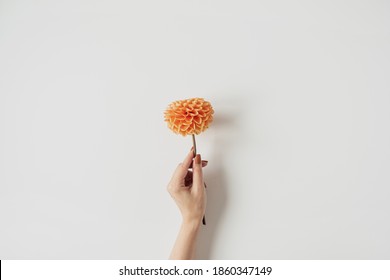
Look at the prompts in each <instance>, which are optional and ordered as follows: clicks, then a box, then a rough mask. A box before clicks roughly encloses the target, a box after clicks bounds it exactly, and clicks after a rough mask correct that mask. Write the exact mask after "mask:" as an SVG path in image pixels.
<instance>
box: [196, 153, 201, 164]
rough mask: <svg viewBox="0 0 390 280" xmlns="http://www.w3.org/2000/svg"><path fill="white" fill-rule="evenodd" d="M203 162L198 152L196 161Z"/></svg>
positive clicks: (197, 162)
mask: <svg viewBox="0 0 390 280" xmlns="http://www.w3.org/2000/svg"><path fill="white" fill-rule="evenodd" d="M201 162H202V159H201V158H200V154H197V155H196V157H195V163H196V164H200V163H201Z"/></svg>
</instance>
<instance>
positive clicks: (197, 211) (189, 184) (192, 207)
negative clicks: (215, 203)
mask: <svg viewBox="0 0 390 280" xmlns="http://www.w3.org/2000/svg"><path fill="white" fill-rule="evenodd" d="M206 165H207V161H202V160H201V157H200V155H199V154H198V155H196V156H195V159H194V156H193V148H192V149H191V151H190V152H189V153H188V155H187V156H186V158H185V159H184V161H183V162H182V163H180V164H179V165H178V167H177V168H176V170H175V172H174V174H173V176H172V178H171V181H170V182H169V184H168V187H167V189H168V192H169V193H170V195H171V196H172V198H173V199H174V200H175V202H176V204H177V206H178V207H179V209H180V212H181V214H182V217H183V223H196V224H197V223H199V224H200V222H201V221H202V218H203V216H204V214H205V210H206V192H205V185H204V181H203V172H202V167H204V166H206ZM191 167H192V168H193V171H190V170H189V168H191Z"/></svg>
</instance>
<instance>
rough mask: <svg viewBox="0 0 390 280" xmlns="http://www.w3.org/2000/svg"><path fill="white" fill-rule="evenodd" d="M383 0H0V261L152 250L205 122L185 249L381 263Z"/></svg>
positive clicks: (385, 185) (389, 24)
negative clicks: (181, 109)
mask: <svg viewBox="0 0 390 280" xmlns="http://www.w3.org/2000/svg"><path fill="white" fill-rule="evenodd" d="M389 50H390V4H389V2H386V1H372V0H371V1H368V0H367V1H363V0H361V1H222V0H221V1H179V0H177V1H172V0H171V1H125V0H115V1H108V0H100V1H92V0H90V1H87V0H82V1H76V0H72V1H48V0H47V1H39V2H38V1H22V0H1V1H0V221H1V223H0V224H1V230H0V259H41V258H45V259H46V258H48V259H164V258H167V256H168V255H169V251H170V249H171V247H172V244H173V242H174V239H175V237H176V233H177V231H178V228H179V224H180V216H179V212H178V210H177V208H176V206H175V204H174V203H173V201H171V198H170V197H169V195H168V193H167V192H166V184H167V183H168V181H169V178H170V176H171V174H172V172H173V170H174V168H175V167H176V165H177V163H178V162H180V161H181V160H182V158H183V157H184V156H185V154H186V153H187V152H188V150H189V148H190V147H191V139H190V138H183V137H182V136H177V135H174V134H173V133H172V132H170V131H169V130H168V128H167V127H166V125H165V123H164V122H163V111H164V109H165V108H166V106H167V105H168V103H170V102H171V101H174V100H177V99H183V98H189V97H204V98H206V99H207V100H209V101H211V103H212V104H213V106H214V109H215V122H214V123H213V124H212V126H211V127H210V129H209V130H208V131H206V132H205V133H203V134H202V135H201V136H200V137H198V148H199V152H200V153H201V154H202V157H203V158H204V159H208V160H209V166H208V167H207V168H206V169H205V178H206V182H207V183H208V189H207V191H208V200H209V204H208V209H207V220H208V225H207V226H206V227H204V228H203V229H202V233H201V236H200V240H199V241H200V242H199V250H198V253H199V254H198V255H199V258H211V259H344V258H347V259H381V258H387V259H388V258H390V239H389V236H390V224H389V220H390V204H389V197H390V190H389V187H390V177H389V170H390V145H389V143H390V132H389V128H390V110H389V106H390V83H389V77H390V52H389Z"/></svg>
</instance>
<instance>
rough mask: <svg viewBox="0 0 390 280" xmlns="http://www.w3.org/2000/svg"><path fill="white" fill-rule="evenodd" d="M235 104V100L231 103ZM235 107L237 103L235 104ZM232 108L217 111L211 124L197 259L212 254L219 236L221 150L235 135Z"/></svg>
mask: <svg viewBox="0 0 390 280" xmlns="http://www.w3.org/2000/svg"><path fill="white" fill-rule="evenodd" d="M233 104H234V103H233ZM235 108H236V109H237V107H235ZM234 114H237V111H236V112H233V110H229V109H228V110H226V111H220V112H218V114H216V115H215V118H214V121H213V127H215V128H216V129H218V134H217V135H216V137H215V139H214V142H213V148H212V151H213V152H212V157H211V158H208V161H209V165H208V167H207V168H208V169H207V170H206V171H205V183H206V185H207V209H206V223H207V225H205V226H203V228H202V230H201V232H200V234H199V239H198V246H197V259H200V260H206V259H210V257H211V256H212V252H213V248H214V245H215V238H216V236H218V231H219V228H220V227H219V224H220V221H221V218H222V216H223V214H224V209H225V208H226V204H227V201H228V193H227V190H228V188H227V182H226V178H225V177H226V176H225V174H226V173H225V172H226V170H225V166H224V162H225V159H224V154H226V151H229V147H230V146H231V145H233V144H234V140H235V139H233V138H234V137H232V136H231V133H232V132H233V134H234V133H235V132H237V128H235V127H234V126H235V125H234V118H233V115H234ZM232 141H233V142H232Z"/></svg>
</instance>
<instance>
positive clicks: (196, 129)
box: [164, 98, 214, 136]
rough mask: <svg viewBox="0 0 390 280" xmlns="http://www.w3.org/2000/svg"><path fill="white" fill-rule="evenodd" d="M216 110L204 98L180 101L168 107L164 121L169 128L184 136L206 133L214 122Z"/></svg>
mask: <svg viewBox="0 0 390 280" xmlns="http://www.w3.org/2000/svg"><path fill="white" fill-rule="evenodd" d="M213 114H214V110H213V107H211V104H210V102H208V101H206V100H204V99H203V98H191V99H185V100H178V101H175V102H172V103H171V104H169V105H168V108H167V109H166V110H165V112H164V119H165V121H166V122H167V123H168V127H169V128H170V129H171V130H172V131H173V132H175V133H176V134H181V135H183V136H186V135H189V134H199V133H201V132H203V131H205V130H206V129H207V128H208V127H209V125H210V123H211V122H212V121H213Z"/></svg>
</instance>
